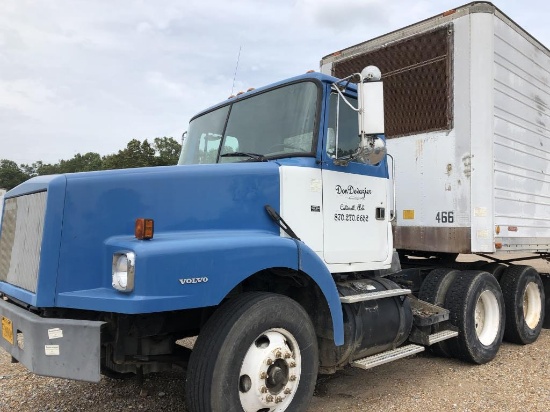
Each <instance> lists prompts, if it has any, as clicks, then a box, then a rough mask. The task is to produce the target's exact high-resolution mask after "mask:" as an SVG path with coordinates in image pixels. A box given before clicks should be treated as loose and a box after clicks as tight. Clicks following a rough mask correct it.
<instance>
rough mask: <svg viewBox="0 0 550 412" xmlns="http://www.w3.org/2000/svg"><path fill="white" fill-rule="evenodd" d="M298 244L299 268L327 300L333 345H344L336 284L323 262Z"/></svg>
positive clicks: (301, 244) (304, 245)
mask: <svg viewBox="0 0 550 412" xmlns="http://www.w3.org/2000/svg"><path fill="white" fill-rule="evenodd" d="M296 243H298V247H299V248H300V249H299V260H300V261H299V268H300V270H301V271H302V272H305V273H307V274H308V275H309V276H310V277H311V278H312V279H313V280H314V281H315V283H317V285H318V286H319V288H320V289H321V291H322V292H323V295H325V299H326V300H327V303H328V307H329V309H330V314H331V316H332V328H333V330H334V343H335V344H336V345H337V346H340V345H343V344H344V315H343V313H342V304H341V303H340V295H339V294H338V289H336V284H335V283H334V279H333V278H332V274H331V273H330V272H329V270H328V268H327V266H326V264H325V262H323V261H322V260H321V258H320V257H319V256H318V255H317V254H316V253H315V252H314V251H313V250H311V249H310V248H309V247H308V246H307V245H306V244H305V243H303V242H296Z"/></svg>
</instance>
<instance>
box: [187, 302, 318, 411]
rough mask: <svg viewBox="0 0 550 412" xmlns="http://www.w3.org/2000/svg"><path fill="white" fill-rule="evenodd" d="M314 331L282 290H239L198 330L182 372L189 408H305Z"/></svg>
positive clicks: (312, 374)
mask: <svg viewBox="0 0 550 412" xmlns="http://www.w3.org/2000/svg"><path fill="white" fill-rule="evenodd" d="M318 362H319V357H318V348H317V338H316V335H315V330H314V328H313V324H312V323H311V320H310V318H309V316H308V314H307V313H306V311H305V310H304V308H303V307H302V306H301V305H300V304H298V303H297V302H296V301H294V300H292V299H290V298H288V297H286V296H282V295H277V294H273V293H263V292H251V293H245V294H242V295H240V296H238V297H236V298H234V299H231V300H229V301H228V302H226V303H225V304H223V305H222V306H221V307H220V308H219V309H218V310H217V311H216V312H215V313H214V315H213V316H212V317H211V318H210V319H209V320H208V322H207V324H206V325H205V327H204V328H203V330H202V331H201V333H200V334H199V337H198V339H197V342H196V343H195V347H194V349H193V353H192V354H191V359H190V361H189V367H188V371H187V380H186V391H187V395H186V397H187V407H188V410H189V412H206V411H212V412H217V411H220V412H221V411H235V412H237V411H238V412H257V411H262V412H271V411H305V410H306V409H307V406H308V405H309V402H310V399H311V397H312V395H313V389H314V388H315V383H316V379H317V371H318Z"/></svg>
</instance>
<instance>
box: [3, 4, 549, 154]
mask: <svg viewBox="0 0 550 412" xmlns="http://www.w3.org/2000/svg"><path fill="white" fill-rule="evenodd" d="M493 3H494V4H495V5H496V6H497V7H499V8H500V9H501V10H502V11H503V12H504V13H506V14H507V15H508V16H509V17H510V18H512V19H513V20H514V21H516V23H518V24H519V25H520V26H522V27H523V28H524V29H525V30H527V31H528V32H529V33H531V34H532V35H533V36H534V37H535V38H537V39H538V40H539V41H541V42H542V43H543V44H544V45H546V46H547V47H550V24H549V23H548V22H549V17H550V3H548V2H547V0H523V1H518V0H495V1H494V2H493ZM463 4H464V2H461V1H460V0H452V1H451V0H416V1H415V0H273V1H271V0H269V1H268V0H200V1H196V0H179V1H177V0H150V1H145V0H87V1H82V0H49V1H44V0H42V1H40V0H34V1H33V0H0V159H9V160H13V161H15V162H17V163H18V164H22V163H26V164H31V163H33V162H35V161H38V160H41V161H43V162H46V163H56V162H58V161H59V160H61V159H70V158H72V157H73V156H74V155H75V154H77V153H82V154H83V153H86V152H97V153H100V154H101V155H106V154H110V153H116V152H117V151H118V150H120V149H122V148H124V147H125V146H126V144H127V143H128V142H129V141H130V140H131V139H139V140H143V139H149V141H152V139H154V138H155V137H162V136H172V137H174V138H176V139H178V140H179V139H180V136H181V134H182V132H183V131H185V130H186V129H187V126H188V123H189V119H190V118H191V117H192V116H193V115H194V114H196V113H197V112H199V111H201V110H202V109H204V108H206V107H209V106H211V105H213V104H216V103H218V102H220V101H222V100H225V99H227V97H228V96H229V95H230V94H231V93H232V91H233V92H235V93H236V92H237V91H240V90H246V89H248V88H249V87H260V86H264V85H266V84H269V83H272V82H275V81H279V80H282V79H284V78H287V77H292V76H295V75H298V74H302V73H305V72H306V71H308V70H311V69H313V70H319V60H320V59H321V57H323V56H325V55H328V54H330V53H332V52H334V51H337V50H340V49H343V48H346V47H349V46H352V45H354V44H357V43H361V42H363V41H366V40H368V39H371V38H373V37H376V36H379V35H382V34H384V33H387V32H390V31H393V30H396V29H398V28H400V27H403V26H406V25H409V24H412V23H414V22H416V21H419V20H422V19H425V18H429V17H432V16H434V15H436V14H439V13H442V12H444V11H446V10H449V9H452V8H455V7H458V6H461V5H463ZM239 51H240V56H239ZM237 60H238V67H237ZM236 68H237V70H235V69H236Z"/></svg>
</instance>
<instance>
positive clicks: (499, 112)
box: [493, 15, 550, 251]
mask: <svg viewBox="0 0 550 412" xmlns="http://www.w3.org/2000/svg"><path fill="white" fill-rule="evenodd" d="M497 16H498V15H497ZM493 58H494V83H493V84H494V159H495V160H494V162H495V166H494V199H495V200H494V215H495V225H496V230H497V231H498V232H500V233H498V234H497V235H496V238H495V241H496V242H497V245H499V246H501V248H502V249H506V250H534V251H537V250H546V251H547V250H549V249H550V52H549V51H548V50H547V49H546V48H544V47H543V46H542V45H541V44H539V43H537V42H536V41H534V40H533V39H532V38H530V37H528V36H526V35H525V33H524V32H523V31H522V30H521V29H519V28H518V27H517V26H516V25H514V24H513V23H511V22H510V21H508V19H507V18H506V17H505V16H500V18H497V17H496V18H494V57H493Z"/></svg>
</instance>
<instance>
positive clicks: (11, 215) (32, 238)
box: [0, 192, 47, 292]
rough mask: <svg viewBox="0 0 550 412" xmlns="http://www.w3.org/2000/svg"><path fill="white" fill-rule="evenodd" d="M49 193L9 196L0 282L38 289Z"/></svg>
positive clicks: (1, 243)
mask: <svg viewBox="0 0 550 412" xmlns="http://www.w3.org/2000/svg"><path fill="white" fill-rule="evenodd" d="M46 195H47V194H46V192H39V193H33V194H30V195H24V196H19V197H14V198H11V199H6V200H5V203H4V217H3V219H2V229H1V230H2V231H1V232H0V281H4V282H7V283H10V284H12V285H15V286H18V287H20V288H23V289H26V290H28V291H30V292H36V285H37V282H38V269H39V266H40V249H41V246H42V231H43V229H44V215H45V211H46V197H47V196H46Z"/></svg>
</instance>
